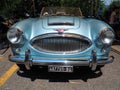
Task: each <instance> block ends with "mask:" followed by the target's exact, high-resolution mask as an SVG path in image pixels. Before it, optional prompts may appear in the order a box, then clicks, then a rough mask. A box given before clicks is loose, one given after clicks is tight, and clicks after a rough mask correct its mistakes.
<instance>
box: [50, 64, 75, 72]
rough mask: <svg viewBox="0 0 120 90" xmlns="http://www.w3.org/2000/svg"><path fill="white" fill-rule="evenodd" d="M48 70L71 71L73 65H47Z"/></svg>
mask: <svg viewBox="0 0 120 90" xmlns="http://www.w3.org/2000/svg"><path fill="white" fill-rule="evenodd" d="M48 72H73V66H64V65H63V66H61V65H49V66H48Z"/></svg>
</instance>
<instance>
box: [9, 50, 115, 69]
mask: <svg viewBox="0 0 120 90" xmlns="http://www.w3.org/2000/svg"><path fill="white" fill-rule="evenodd" d="M9 60H10V61H12V62H16V63H20V64H25V66H26V69H28V70H29V69H30V67H31V66H32V65H45V66H47V65H72V66H89V67H91V69H92V70H95V69H96V67H97V65H104V64H107V63H111V62H113V60H114V57H113V56H110V57H109V58H99V59H98V58H97V57H96V52H95V51H92V57H91V58H90V59H81V58H79V59H78V58H67V59H66V58H61V59H57V58H56V59H43V58H39V59H35V58H32V57H31V56H30V50H27V51H26V53H25V57H11V58H10V59H9Z"/></svg>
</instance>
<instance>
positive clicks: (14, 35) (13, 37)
mask: <svg viewBox="0 0 120 90" xmlns="http://www.w3.org/2000/svg"><path fill="white" fill-rule="evenodd" d="M23 37H24V35H23V31H22V30H21V29H19V28H11V29H10V30H9V31H8V32H7V38H8V40H9V41H10V43H12V44H18V43H20V42H21V41H22V39H23Z"/></svg>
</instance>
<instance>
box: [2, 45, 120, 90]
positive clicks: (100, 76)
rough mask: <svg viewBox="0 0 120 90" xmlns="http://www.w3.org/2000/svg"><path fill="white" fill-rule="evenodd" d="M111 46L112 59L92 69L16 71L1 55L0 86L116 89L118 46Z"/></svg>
mask: <svg viewBox="0 0 120 90" xmlns="http://www.w3.org/2000/svg"><path fill="white" fill-rule="evenodd" d="M112 48H113V49H114V50H113V49H112V51H111V52H110V55H113V56H114V57H115V60H114V62H113V63H111V64H107V65H105V66H104V67H102V68H101V69H100V70H97V71H96V72H91V71H89V70H88V69H82V68H77V69H76V70H77V71H76V72H75V73H48V72H47V70H46V69H39V70H33V71H25V72H20V71H19V69H18V67H17V66H16V65H15V64H14V63H12V62H9V61H8V57H2V56H1V57H0V90H120V54H119V50H118V48H120V46H119V45H114V46H113V47H112ZM115 48H116V49H115ZM9 52H10V51H8V53H9Z"/></svg>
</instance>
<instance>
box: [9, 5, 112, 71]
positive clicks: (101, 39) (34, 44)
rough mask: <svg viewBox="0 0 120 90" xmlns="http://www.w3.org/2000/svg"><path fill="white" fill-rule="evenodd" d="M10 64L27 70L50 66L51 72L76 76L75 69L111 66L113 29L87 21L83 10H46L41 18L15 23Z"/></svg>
mask: <svg viewBox="0 0 120 90" xmlns="http://www.w3.org/2000/svg"><path fill="white" fill-rule="evenodd" d="M7 38H8V40H9V41H10V43H11V49H12V51H13V56H11V57H10V61H12V62H15V63H16V64H17V65H18V66H19V67H20V68H26V69H27V70H29V69H31V68H33V66H38V67H39V66H47V68H48V71H49V72H74V67H76V66H78V67H79V66H87V67H90V68H91V70H96V68H97V66H100V65H105V64H107V63H111V62H112V61H113V60H114V57H113V56H109V52H110V49H111V45H112V42H113V40H114V31H113V29H112V28H111V27H110V26H109V25H108V24H106V23H105V22H103V21H99V20H96V19H90V18H84V17H83V16H82V13H81V10H80V8H70V7H67V8H64V7H59V8H58V7H46V8H43V9H42V11H41V14H40V17H38V18H28V19H26V20H23V21H20V22H18V23H15V24H14V25H13V26H12V27H11V28H10V29H9V31H8V32H7Z"/></svg>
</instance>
